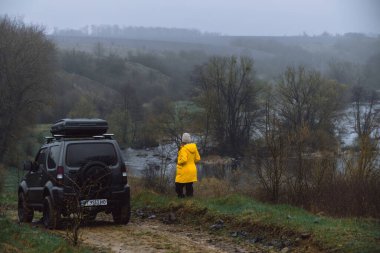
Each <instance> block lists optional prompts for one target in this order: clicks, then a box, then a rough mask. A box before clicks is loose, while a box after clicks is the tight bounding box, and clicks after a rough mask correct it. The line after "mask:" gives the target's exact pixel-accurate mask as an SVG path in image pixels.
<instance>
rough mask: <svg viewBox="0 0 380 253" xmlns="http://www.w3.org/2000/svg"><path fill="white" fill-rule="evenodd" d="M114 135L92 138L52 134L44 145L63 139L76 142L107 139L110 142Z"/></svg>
mask: <svg viewBox="0 0 380 253" xmlns="http://www.w3.org/2000/svg"><path fill="white" fill-rule="evenodd" d="M113 136H114V134H102V135H94V136H77V135H63V134H54V135H53V136H46V137H45V140H46V144H49V143H51V142H53V141H54V140H57V141H59V140H63V139H73V140H74V139H77V140H81V139H82V140H86V139H87V140H94V139H95V140H100V139H107V140H112V139H113Z"/></svg>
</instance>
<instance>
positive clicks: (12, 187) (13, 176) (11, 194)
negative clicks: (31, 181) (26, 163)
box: [0, 168, 24, 208]
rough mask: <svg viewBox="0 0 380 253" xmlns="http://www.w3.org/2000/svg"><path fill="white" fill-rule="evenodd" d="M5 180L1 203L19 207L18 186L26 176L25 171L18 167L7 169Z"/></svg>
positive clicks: (0, 196) (0, 198) (0, 195)
mask: <svg viewBox="0 0 380 253" xmlns="http://www.w3.org/2000/svg"><path fill="white" fill-rule="evenodd" d="M4 174H5V180H4V187H3V191H2V192H1V194H0V204H1V205H3V206H8V207H12V208H16V207H17V186H18V182H19V181H20V180H21V178H22V177H23V176H24V171H22V170H18V169H17V168H9V169H7V170H5V172H4Z"/></svg>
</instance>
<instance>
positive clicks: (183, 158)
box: [175, 133, 201, 198]
mask: <svg viewBox="0 0 380 253" xmlns="http://www.w3.org/2000/svg"><path fill="white" fill-rule="evenodd" d="M200 160H201V157H200V156H199V153H198V149H197V145H196V144H195V143H192V141H191V136H190V134H188V133H184V134H183V135H182V144H181V147H180V149H179V151H178V159H177V171H176V177H175V190H176V192H177V195H178V198H183V197H185V195H184V194H183V188H184V187H185V188H186V196H187V197H192V196H193V192H194V190H193V183H194V182H196V181H197V167H196V166H195V163H197V162H199V161H200Z"/></svg>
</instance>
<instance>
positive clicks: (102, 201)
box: [80, 199, 107, 206]
mask: <svg viewBox="0 0 380 253" xmlns="http://www.w3.org/2000/svg"><path fill="white" fill-rule="evenodd" d="M80 204H81V206H106V205H107V199H89V200H82V201H81V202H80Z"/></svg>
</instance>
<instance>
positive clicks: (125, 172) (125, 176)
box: [121, 163, 128, 184]
mask: <svg viewBox="0 0 380 253" xmlns="http://www.w3.org/2000/svg"><path fill="white" fill-rule="evenodd" d="M121 174H122V179H123V183H124V184H126V183H128V167H127V165H126V164H125V163H123V164H122V165H121Z"/></svg>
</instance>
